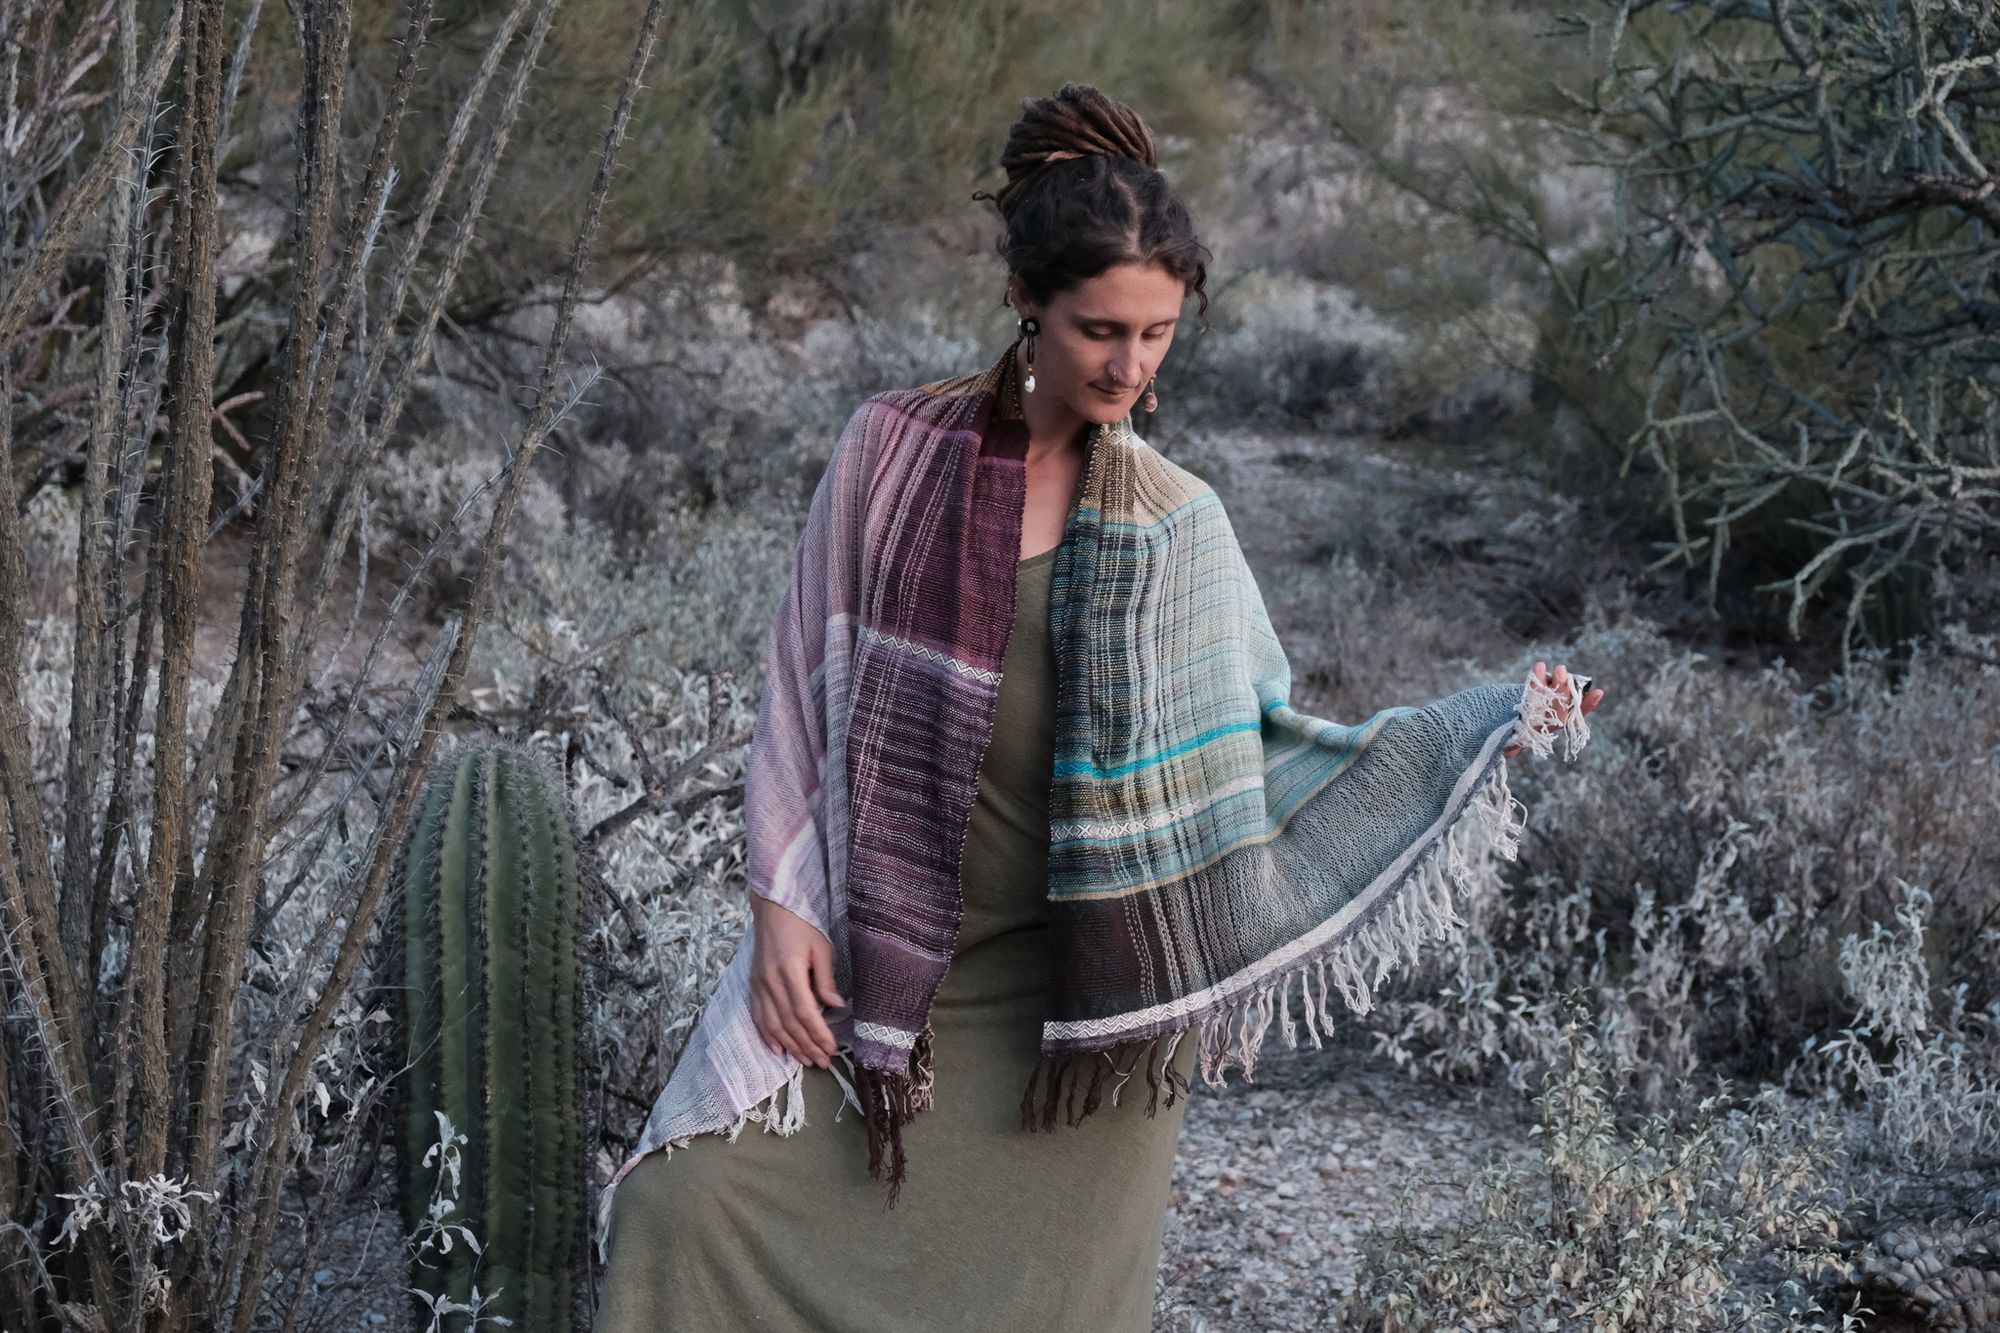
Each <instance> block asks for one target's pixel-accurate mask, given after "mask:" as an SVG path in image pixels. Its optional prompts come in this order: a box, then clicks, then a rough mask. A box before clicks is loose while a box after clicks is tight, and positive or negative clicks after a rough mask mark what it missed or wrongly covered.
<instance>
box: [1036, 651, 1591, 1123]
mask: <svg viewBox="0 0 2000 1333" xmlns="http://www.w3.org/2000/svg"><path fill="white" fill-rule="evenodd" d="M1579 694H1580V691H1577V690H1575V689H1574V686H1573V683H1572V689H1571V690H1570V691H1569V692H1568V694H1567V697H1566V698H1559V697H1558V696H1557V695H1556V693H1555V692H1554V691H1553V690H1552V689H1551V688H1549V687H1548V686H1546V685H1542V684H1538V683H1537V682H1536V681H1534V680H1533V679H1532V678H1531V679H1530V680H1529V681H1528V682H1527V685H1526V688H1525V690H1524V693H1523V699H1522V706H1521V710H1520V715H1519V718H1518V719H1517V721H1516V723H1515V725H1514V727H1513V728H1512V730H1511V731H1510V732H1509V734H1508V736H1507V739H1506V741H1505V742H1502V743H1499V744H1496V745H1495V747H1494V751H1493V753H1492V754H1491V755H1490V756H1489V758H1488V759H1487V760H1486V762H1487V763H1488V764H1490V765H1491V771H1490V772H1489V773H1488V775H1487V776H1486V777H1484V778H1483V779H1481V780H1480V782H1479V785H1478V787H1477V788H1476V789H1475V790H1474V791H1473V793H1472V795H1471V796H1470V797H1469V798H1468V799H1467V800H1466V803H1465V805H1464V807H1463V808H1462V809H1461V810H1460V811H1459V813H1458V815H1457V817H1456V818H1454V819H1453V820H1452V821H1451V823H1450V824H1448V825H1446V826H1445V827H1444V828H1442V829H1441V830H1439V831H1437V832H1436V833H1434V834H1433V835H1432V836H1431V837H1430V839H1429V840H1428V841H1427V842H1426V844H1425V845H1424V846H1423V847H1422V848H1421V849H1420V850H1419V851H1418V853H1417V855H1416V856H1415V857H1414V858H1413V859H1412V860H1411V862H1410V864H1409V866H1408V867H1406V868H1405V870H1404V871H1403V874H1402V876H1401V877H1400V878H1399V879H1398V880H1397V882H1396V883H1395V885H1394V886H1392V887H1391V888H1390V889H1389V890H1388V891H1387V892H1385V893H1383V894H1382V895H1381V896H1380V897H1379V898H1378V899H1377V900H1376V903H1375V906H1374V909H1373V911H1372V912H1371V913H1370V915H1369V916H1367V917H1366V918H1364V919H1363V920H1362V921H1361V922H1359V923H1358V924H1356V925H1355V926H1354V927H1352V928H1351V929H1349V930H1348V931H1347V932H1346V933H1345V934H1343V935H1341V936H1339V937H1338V938H1337V939H1335V940H1334V941H1333V942H1332V943H1330V944H1328V945H1326V946H1325V947H1323V948H1321V949H1318V950H1316V951H1314V952H1312V953H1309V954H1307V955H1305V956H1304V957H1303V958H1301V959H1300V960H1299V961H1298V962H1297V963H1295V964H1293V965H1292V966H1290V967H1287V968H1285V969H1284V970H1283V971H1281V972H1278V973H1276V974H1275V975H1273V976H1272V977H1271V978H1270V979H1269V980H1268V981H1265V982H1264V983H1263V984H1261V985H1259V986H1255V987H1252V988H1250V989H1248V990H1246V991H1245V992H1243V993H1242V994H1240V995H1238V996H1236V997H1233V998H1232V999H1230V1000H1228V1001H1226V1002H1224V1003H1222V1004H1220V1005H1216V1006H1212V1007H1210V1008H1208V1009H1205V1010H1203V1011H1202V1012H1200V1013H1198V1014H1191V1015H1189V1017H1188V1022H1187V1023H1186V1024H1185V1025H1184V1026H1182V1027H1179V1028H1175V1029H1170V1030H1168V1031H1164V1032H1160V1033H1156V1034H1153V1035H1151V1036H1142V1037H1128V1038H1126V1039H1124V1040H1122V1041H1120V1042H1117V1043H1116V1044H1114V1045H1111V1046H1108V1047H1103V1048H1100V1049H1096V1050H1070V1051H1059V1052H1055V1053H1044V1054H1043V1055H1042V1057H1041V1058H1040V1059H1039V1060H1037V1061H1036V1062H1035V1066H1034V1069H1033V1070H1032V1071H1031V1072H1030V1074H1029V1076H1028V1087H1027V1091H1026V1092H1025V1093H1024V1094H1023V1095H1022V1097H1021V1127H1022V1128H1023V1129H1025V1130H1029V1131H1032V1130H1034V1129H1035V1128H1037V1127H1038V1122H1039V1128H1041V1129H1044V1130H1053V1129H1054V1128H1055V1126H1056V1113H1057V1110H1058V1108H1059V1106H1060V1107H1062V1108H1063V1109H1065V1111H1066V1120H1065V1123H1067V1124H1070V1125H1075V1124H1077V1123H1079V1122H1080V1121H1082V1120H1083V1119H1085V1118H1087V1117H1088V1116H1089V1115H1090V1114H1091V1112H1093V1111H1095V1110H1097V1109H1098V1108H1099V1107H1100V1106H1101V1105H1102V1104H1103V1094H1104V1092H1105V1088H1106V1083H1107V1080H1108V1079H1109V1078H1110V1077H1111V1076H1114V1075H1115V1076H1116V1078H1117V1082H1116V1083H1112V1084H1110V1091H1111V1094H1112V1097H1111V1101H1112V1105H1114V1106H1115V1105H1117V1104H1118V1090H1119V1089H1120V1088H1122V1087H1123V1086H1124V1084H1125V1081H1126V1079H1128V1078H1130V1077H1131V1075H1132V1072H1133V1069H1134V1068H1135V1067H1136V1064H1137V1061H1138V1060H1139V1059H1144V1060H1145V1061H1146V1062H1147V1063H1146V1080H1147V1082H1148V1083H1149V1084H1150V1085H1151V1086H1152V1090H1153V1092H1152V1096H1151V1097H1149V1098H1148V1099H1147V1102H1146V1115H1147V1116H1148V1117H1151V1116H1152V1115H1153V1114H1154V1111H1155V1107H1156V1104H1157V1102H1158V1100H1159V1088H1160V1076H1161V1073H1162V1072H1163V1071H1164V1073H1165V1074H1166V1076H1167V1079H1168V1091H1167V1105H1168V1106H1172V1105H1173V1104H1174V1093H1175V1092H1176V1091H1179V1092H1181V1093H1183V1094H1185V1093H1186V1092H1187V1091H1188V1090H1189V1089H1188V1084H1187V1081H1186V1080H1185V1079H1184V1078H1182V1077H1181V1076H1180V1074H1179V1071H1178V1070H1175V1069H1174V1068H1173V1067H1172V1061H1173V1056H1174V1050H1175V1048H1176V1047H1177V1046H1178V1045H1179V1044H1180V1041H1181V1039H1182V1038H1183V1037H1185V1036H1186V1035H1187V1033H1188V1030H1189V1029H1190V1028H1192V1027H1193V1026H1194V1025H1195V1024H1196V1023H1200V1024H1201V1025H1202V1031H1201V1048H1200V1051H1199V1055H1198V1059H1199V1064H1200V1070H1201V1076H1202V1079H1203V1081H1205V1082H1206V1083H1208V1085H1209V1086H1210V1087H1216V1086H1219V1085H1220V1084H1222V1083H1224V1082H1226V1081H1227V1080H1226V1075H1227V1072H1228V1070H1229V1067H1230V1065H1231V1064H1232V1063H1234V1064H1240V1065H1241V1066H1242V1067H1243V1077H1244V1079H1245V1081H1246V1082H1247V1081H1254V1078H1255V1072H1256V1066H1257V1054H1258V1052H1259V1051H1260V1050H1261V1049H1262V1048H1263V1045H1264V1039H1265V1037H1266V1036H1267V1035H1268V1034H1269V1032H1270V1028H1271V1020H1272V1019H1273V1017H1276V1018H1278V1020H1279V1022H1280V1029H1279V1030H1280V1031H1281V1032H1282V1033H1283V1034H1284V1038H1285V1044H1286V1045H1288V1046H1290V1047H1292V1048H1294V1049H1296V1048H1297V1047H1298V1044H1299V1043H1298V1025H1297V1023H1296V1022H1295V1021H1294V1020H1293V1018H1292V1010H1291V991H1292V983H1293V982H1294V981H1296V982H1297V983H1298V988H1299V995H1300V1012H1301V1014H1302V1015H1303V1016H1304V1018H1305V1022H1306V1030H1307V1032H1308V1033H1309V1034H1310V1035H1311V1037H1312V1042H1313V1046H1314V1047H1315V1048H1323V1047H1324V1046H1325V1041H1324V1040H1323V1037H1330V1036H1331V1035H1332V1034H1333V1028H1334V1023H1335V1021H1336V1019H1335V1015H1334V1013H1333V1011H1332V1009H1331V1008H1330V1006H1329V1004H1328V998H1329V995H1330V992H1331V990H1332V989H1334V988H1338V989H1339V991H1340V994H1341V996H1342V998H1343V999H1345V1000H1346V1001H1347V1004H1348V1007H1349V1008H1350V1009H1351V1010H1352V1011H1353V1012H1354V1013H1356V1014H1366V1013H1367V1012H1368V1011H1369V1010H1370V1009H1372V1008H1374V1004H1375V1001H1374V996H1373V993H1372V991H1373V988H1374V987H1375V986H1376V985H1379V984H1380V983H1381V981H1382V979H1383V978H1384V977H1386V976H1388V975H1389V973H1390V971H1391V970H1392V969H1393V968H1395V967H1396V966H1397V965H1398V964H1415V963H1416V962H1417V961H1418V960H1419V956H1420V951H1421V949H1422V947H1423V945H1424V943H1425V941H1426V940H1428V939H1433V938H1434V939H1439V940H1442V939H1446V938H1449V937H1450V936H1451V934H1452V933H1453V932H1455V931H1459V930H1463V929H1464V928H1465V927H1466V925H1467V923H1466V921H1465V920H1464V918H1462V917H1461V916H1459V914H1458V912H1457V911H1456V910H1455V906H1454V903H1453V888H1454V885H1456V887H1457V889H1458V890H1459V891H1460V893H1462V894H1463V895H1465V897H1466V899H1469V898H1470V896H1471V895H1472V894H1474V893H1475V892H1476V891H1477V884H1478V880H1479V872H1480V868H1481V864H1482V862H1483V859H1484V855H1485V853H1487V852H1491V853H1493V854H1497V855H1498V856H1500V857H1502V858H1503V859H1505V860H1509V861H1512V860H1514V859H1516V857H1517V855H1518V853H1519V851H1520V839H1519V835H1520V833H1521V831H1522V830H1523V829H1524V828H1525V827H1526V821H1525V816H1526V814H1527V809H1526V807H1525V806H1523V805H1522V804H1521V803H1520V802H1519V801H1518V800H1516V799H1515V798H1514V794H1513V791H1512V789H1511V788H1510V787H1509V785H1508V782H1507V764H1506V760H1505V759H1504V758H1503V757H1502V756H1501V755H1500V754H1499V753H1498V751H1499V750H1500V749H1501V748H1502V747H1503V746H1504V745H1520V746H1521V747H1522V748H1523V749H1526V750H1528V751H1530V752H1531V753H1533V754H1536V755H1541V756H1547V755H1549V754H1552V753H1554V751H1555V746H1556V741H1557V738H1558V737H1561V738H1562V740H1563V742H1564V746H1565V757H1566V758H1574V757H1575V755H1576V752H1577V751H1579V750H1581V749H1582V748H1583V745H1584V743H1585V742H1586V741H1587V740H1589V738H1590V729H1589V727H1588V725H1587V724H1586V723H1585V721H1584V718H1583V715H1582V714H1581V713H1580V712H1576V711H1575V708H1576V705H1577V702H1578V695H1579ZM1370 968H1372V969H1373V973H1374V975H1373V977H1372V978H1371V977H1370V976H1369V975H1368V971H1369V969H1370ZM1329 983H1331V985H1329ZM1315 984H1317V988H1318V989H1317V993H1315V990H1314V987H1315ZM1128 1054H1129V1055H1131V1056H1132V1057H1133V1058H1132V1059H1131V1060H1129V1061H1127V1062H1125V1063H1124V1064H1123V1065H1122V1067H1121V1059H1122V1058H1123V1057H1125V1056H1127V1055H1128ZM1155 1056H1158V1057H1160V1058H1159V1059H1158V1061H1157V1065H1158V1067H1155V1058H1154V1057H1155ZM1086 1066H1088V1067H1089V1069H1090V1083H1089V1087H1088V1088H1087V1089H1086V1090H1085V1092H1084V1098H1083V1106H1082V1108H1081V1109H1080V1110H1079V1108H1078V1107H1077V1105H1076V1090H1077V1085H1078V1083H1079V1082H1081V1080H1082V1077H1083V1073H1084V1070H1085V1067H1086ZM1044 1077H1046V1078H1047V1079H1048V1083H1047V1084H1046V1086H1045V1089H1044V1091H1043V1094H1042V1097H1043V1100H1042V1105H1041V1107H1040V1114H1039V1116H1037V1114H1036V1106H1035V1091H1036V1086H1037V1084H1038V1083H1040V1081H1041V1080H1042V1079H1043V1078H1044ZM1065 1080H1067V1082H1068V1084H1069V1096H1068V1100H1067V1103H1064V1101H1063V1084H1064V1082H1065Z"/></svg>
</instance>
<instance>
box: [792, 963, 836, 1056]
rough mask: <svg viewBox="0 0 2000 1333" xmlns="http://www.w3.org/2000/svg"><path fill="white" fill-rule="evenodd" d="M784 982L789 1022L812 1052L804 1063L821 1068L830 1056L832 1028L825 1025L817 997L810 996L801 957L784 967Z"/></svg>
mask: <svg viewBox="0 0 2000 1333" xmlns="http://www.w3.org/2000/svg"><path fill="white" fill-rule="evenodd" d="M785 986H786V989H787V990H788V991H789V993H790V994H791V997H792V1024H793V1026H794V1027H795V1028H797V1029H798V1030H799V1032H800V1034H801V1035H802V1036H803V1037H804V1039H805V1040H804V1045H805V1048H806V1049H807V1050H808V1051H810V1052H811V1053H812V1059H811V1060H810V1061H809V1062H808V1063H811V1064H816V1065H818V1066H820V1067H821V1068H822V1069H824V1068H825V1067H826V1066H827V1065H828V1064H830V1063H831V1062H832V1060H833V1050H834V1042H833V1029H832V1028H829V1027H828V1026H827V1025H826V1019H825V1017H823V1016H822V1015H821V1013H820V1009H819V1001H818V1000H816V999H814V998H813V993H812V983H811V981H810V980H809V979H808V978H807V976H806V962H805V960H804V959H799V960H797V961H796V962H794V963H793V964H792V966H791V967H790V968H789V969H787V970H786V972H785Z"/></svg>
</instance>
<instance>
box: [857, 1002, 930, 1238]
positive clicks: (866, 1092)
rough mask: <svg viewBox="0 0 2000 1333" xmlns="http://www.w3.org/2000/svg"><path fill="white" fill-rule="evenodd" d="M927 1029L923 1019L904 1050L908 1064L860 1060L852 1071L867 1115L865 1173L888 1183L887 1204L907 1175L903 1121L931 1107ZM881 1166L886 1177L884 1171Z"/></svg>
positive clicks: (862, 1106) (891, 1205)
mask: <svg viewBox="0 0 2000 1333" xmlns="http://www.w3.org/2000/svg"><path fill="white" fill-rule="evenodd" d="M931 1037H932V1033H931V1029H930V1025H929V1024H925V1026H924V1030H923V1031H922V1032H920V1033H918V1034H917V1040H916V1042H915V1043H914V1044H913V1045H912V1047H911V1049H910V1069H909V1071H908V1072H906V1073H901V1074H891V1073H885V1072H884V1071H882V1070H879V1069H870V1068H868V1067H867V1066H866V1065H860V1066H857V1067H856V1068H855V1071H854V1084H855V1090H856V1092H857V1093H858V1095H859V1097H860V1100H861V1108H862V1110H863V1112H864V1113H865V1114H866V1115H867V1117H868V1174H869V1175H870V1176H872V1177H874V1178H875V1179H876V1180H884V1179H886V1180H887V1182H888V1185H889V1202H888V1206H889V1207H891V1208H894V1207H895V1206H896V1196H897V1195H898V1194H900V1193H901V1192H902V1189H903V1181H904V1179H905V1178H906V1177H907V1176H908V1174H909V1158H908V1157H907V1155H905V1153H904V1152H903V1126H905V1125H907V1124H909V1123H910V1121H912V1120H914V1119H916V1118H917V1115H918V1114H919V1113H920V1112H923V1111H928V1110H930V1109H931V1104H932V1096H933V1092H934V1090H935V1088H936V1085H937V1068H936V1063H935V1061H934V1060H933V1058H932V1055H931ZM885 1165H886V1176H885Z"/></svg>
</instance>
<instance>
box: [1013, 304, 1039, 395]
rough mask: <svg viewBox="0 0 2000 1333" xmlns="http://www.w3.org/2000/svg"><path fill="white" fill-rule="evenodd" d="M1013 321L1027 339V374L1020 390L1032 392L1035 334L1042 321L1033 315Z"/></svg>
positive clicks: (1033, 384) (1033, 383) (1033, 387)
mask: <svg viewBox="0 0 2000 1333" xmlns="http://www.w3.org/2000/svg"><path fill="white" fill-rule="evenodd" d="M1015 322H1016V324H1017V325H1018V326H1019V328H1020V330H1021V333H1022V335H1023V336H1024V337H1026V338H1027V340H1028V374H1027V377H1026V378H1025V379H1023V380H1022V381H1021V392H1022V393H1033V392H1034V391H1035V335H1036V334H1038V333H1040V332H1041V331H1042V322H1041V321H1040V320H1039V319H1036V318H1035V317H1034V316H1033V315H1029V316H1028V317H1027V318H1026V319H1022V320H1017V321H1015Z"/></svg>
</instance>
